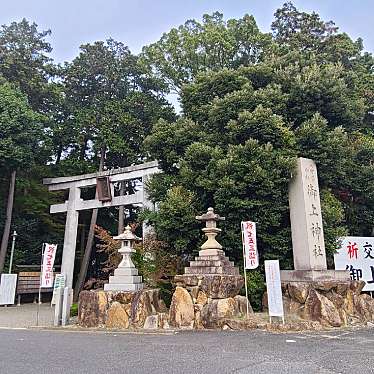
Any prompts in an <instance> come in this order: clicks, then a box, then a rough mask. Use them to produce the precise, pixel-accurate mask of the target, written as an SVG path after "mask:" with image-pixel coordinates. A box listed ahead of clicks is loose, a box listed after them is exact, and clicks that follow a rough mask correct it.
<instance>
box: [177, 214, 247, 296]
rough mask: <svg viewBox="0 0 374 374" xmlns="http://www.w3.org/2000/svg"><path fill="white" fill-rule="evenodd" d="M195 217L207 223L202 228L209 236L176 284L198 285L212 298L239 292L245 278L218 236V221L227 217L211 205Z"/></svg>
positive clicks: (183, 285) (233, 294)
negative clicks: (227, 253)
mask: <svg viewBox="0 0 374 374" xmlns="http://www.w3.org/2000/svg"><path fill="white" fill-rule="evenodd" d="M196 219H197V220H198V221H201V222H204V223H205V227H204V228H203V229H202V231H203V232H204V234H205V236H206V237H207V240H206V242H205V243H204V244H203V245H202V246H201V251H199V256H198V257H195V260H194V261H191V262H190V266H188V267H186V268H185V269H184V274H182V275H176V276H175V277H174V280H175V282H176V284H177V285H178V286H181V287H184V288H188V289H189V288H190V287H196V286H197V285H199V287H200V288H201V290H203V291H204V292H205V294H206V296H207V297H208V298H212V299H224V298H228V297H234V296H236V295H237V294H238V293H239V291H240V289H241V288H242V286H243V285H244V279H243V277H242V276H241V275H240V273H239V268H237V267H235V266H234V263H233V262H232V261H230V260H229V258H228V257H226V256H225V252H224V250H223V248H222V245H221V244H219V243H218V242H217V240H216V236H217V234H219V233H220V232H221V229H220V228H218V227H217V222H219V221H224V220H225V217H221V216H220V215H218V214H217V213H215V212H214V209H213V208H208V211H207V212H206V213H204V214H202V215H201V216H197V217H196Z"/></svg>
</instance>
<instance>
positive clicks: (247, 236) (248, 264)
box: [242, 221, 258, 269]
mask: <svg viewBox="0 0 374 374" xmlns="http://www.w3.org/2000/svg"><path fill="white" fill-rule="evenodd" d="M242 241H243V256H244V265H245V266H244V267H245V269H256V268H257V267H258V252H257V239H256V223H255V222H251V221H246V222H242Z"/></svg>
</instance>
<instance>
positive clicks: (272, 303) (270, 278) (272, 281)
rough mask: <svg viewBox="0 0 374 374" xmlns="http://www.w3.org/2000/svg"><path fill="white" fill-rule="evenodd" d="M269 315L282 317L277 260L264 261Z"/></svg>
mask: <svg viewBox="0 0 374 374" xmlns="http://www.w3.org/2000/svg"><path fill="white" fill-rule="evenodd" d="M265 276H266V287H267V294H268V306H269V316H274V317H282V318H283V317H284V313H283V299H282V288H281V280H280V270H279V260H267V261H265Z"/></svg>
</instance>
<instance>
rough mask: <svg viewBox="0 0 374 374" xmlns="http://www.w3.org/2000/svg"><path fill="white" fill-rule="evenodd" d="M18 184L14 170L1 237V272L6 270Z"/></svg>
mask: <svg viewBox="0 0 374 374" xmlns="http://www.w3.org/2000/svg"><path fill="white" fill-rule="evenodd" d="M15 186H16V171H15V170H13V171H12V174H11V176H10V183H9V192H8V203H7V207H6V219H5V225H4V232H3V237H2V238H1V247H0V274H1V273H2V272H3V270H4V264H5V257H6V253H7V249H8V243H9V235H10V225H11V223H12V214H13V201H14V190H15Z"/></svg>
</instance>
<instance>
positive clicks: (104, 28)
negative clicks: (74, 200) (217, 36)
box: [0, 0, 374, 62]
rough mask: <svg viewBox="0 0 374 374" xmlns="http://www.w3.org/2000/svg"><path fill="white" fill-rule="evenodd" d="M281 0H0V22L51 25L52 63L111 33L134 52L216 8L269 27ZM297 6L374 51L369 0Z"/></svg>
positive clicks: (373, 3)
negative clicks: (20, 21) (337, 27)
mask: <svg viewBox="0 0 374 374" xmlns="http://www.w3.org/2000/svg"><path fill="white" fill-rule="evenodd" d="M283 3H284V0H182V1H181V0H122V1H121V0H60V1H57V0H0V24H9V23H10V22H12V21H19V20H21V19H22V18H23V17H25V18H26V19H28V20H29V21H34V22H36V23H37V24H38V25H39V26H40V29H51V30H52V36H51V39H50V42H51V44H52V46H53V49H54V50H53V56H52V57H53V58H54V59H55V60H56V62H62V61H69V60H71V59H73V58H74V57H75V56H76V55H77V54H78V50H79V46H80V45H81V44H84V43H88V42H93V41H95V40H104V39H107V38H109V37H113V38H114V39H116V40H119V41H122V42H124V43H125V44H126V45H128V46H129V47H130V49H131V51H132V52H134V53H138V52H139V51H140V50H141V47H142V46H144V45H146V44H149V43H151V42H154V41H156V40H158V39H159V38H160V36H161V35H162V33H163V32H167V31H168V30H170V28H172V27H174V26H179V25H180V24H182V23H184V22H185V21H186V20H187V19H191V18H196V19H201V16H202V15H203V14H204V13H212V12H214V11H216V10H218V11H220V12H222V13H223V14H224V15H225V18H239V17H242V16H243V15H244V14H245V13H249V14H253V15H254V16H255V19H256V21H257V23H258V25H259V27H260V29H261V30H262V31H269V30H270V24H271V22H272V19H273V14H274V11H275V10H276V9H277V8H278V7H280V6H281V5H282V4H283ZM294 4H295V5H296V6H297V7H298V8H299V9H301V10H304V11H312V10H315V11H316V12H317V13H319V14H320V15H321V16H322V18H323V19H324V20H333V21H335V23H336V24H337V26H339V27H340V29H341V30H342V31H345V32H347V33H348V34H349V35H350V36H351V37H352V38H354V39H356V38H358V37H362V38H363V40H364V46H365V49H366V50H368V51H370V52H374V33H373V18H374V17H373V14H374V12H373V10H374V0H357V1H348V0H295V1H294Z"/></svg>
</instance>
